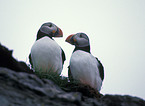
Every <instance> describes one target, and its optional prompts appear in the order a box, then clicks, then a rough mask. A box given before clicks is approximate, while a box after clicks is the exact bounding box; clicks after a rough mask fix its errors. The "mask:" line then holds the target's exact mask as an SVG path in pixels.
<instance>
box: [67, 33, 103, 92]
mask: <svg viewBox="0 0 145 106" xmlns="http://www.w3.org/2000/svg"><path fill="white" fill-rule="evenodd" d="M66 42H68V43H70V44H72V45H75V49H74V51H73V53H72V55H71V58H70V64H69V67H68V68H69V70H68V77H69V79H70V81H74V80H75V81H78V82H79V83H80V84H84V85H88V86H90V87H91V88H93V89H94V90H96V91H97V92H99V91H100V90H101V86H102V81H103V80H104V67H103V65H102V64H101V62H100V61H99V60H98V58H96V57H94V56H93V55H92V54H91V52H90V43H89V38H88V36H87V35H86V34H85V33H76V34H72V35H70V36H68V37H67V38H66Z"/></svg>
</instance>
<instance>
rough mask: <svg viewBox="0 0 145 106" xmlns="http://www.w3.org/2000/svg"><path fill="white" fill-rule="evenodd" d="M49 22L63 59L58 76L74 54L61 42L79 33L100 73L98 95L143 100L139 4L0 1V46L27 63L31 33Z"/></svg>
mask: <svg viewBox="0 0 145 106" xmlns="http://www.w3.org/2000/svg"><path fill="white" fill-rule="evenodd" d="M49 21H50V22H53V23H55V24H56V25H57V26H59V27H60V28H61V29H62V31H63V33H64V37H63V38H55V40H56V42H57V43H59V45H60V46H61V47H62V48H63V50H64V51H65V54H66V58H67V60H66V61H65V64H64V69H63V72H62V74H63V75H65V76H67V66H68V64H69V59H70V56H71V54H72V51H73V49H74V47H73V46H72V45H70V44H68V43H66V42H65V39H66V37H67V36H68V35H70V34H73V33H77V32H85V33H86V34H87V35H88V36H89V38H90V43H91V53H92V54H93V55H94V56H96V57H98V58H99V60H101V62H102V64H103V65H104V68H105V80H104V82H103V86H102V90H101V93H103V94H121V95H126V94H127V95H132V96H138V97H141V98H144V99H145V0H27V1H26V0H0V42H1V43H2V44H3V45H5V46H7V47H8V48H9V49H13V50H14V52H13V56H14V57H15V58H16V59H18V60H23V61H25V62H27V63H29V60H28V55H29V53H30V50H31V47H32V45H33V43H34V42H35V39H36V34H37V31H38V29H39V28H40V26H41V25H42V24H43V23H44V22H49Z"/></svg>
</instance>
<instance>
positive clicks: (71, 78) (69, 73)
mask: <svg viewBox="0 0 145 106" xmlns="http://www.w3.org/2000/svg"><path fill="white" fill-rule="evenodd" d="M68 78H69V80H70V82H73V81H74V80H73V76H72V74H71V70H70V66H68Z"/></svg>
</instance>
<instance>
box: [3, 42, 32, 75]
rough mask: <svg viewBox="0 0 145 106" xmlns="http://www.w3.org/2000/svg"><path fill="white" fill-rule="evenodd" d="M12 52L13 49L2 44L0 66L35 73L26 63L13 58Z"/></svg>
mask: <svg viewBox="0 0 145 106" xmlns="http://www.w3.org/2000/svg"><path fill="white" fill-rule="evenodd" d="M12 52H13V51H12V50H8V48H6V47H4V46H3V45H1V44H0V67H7V68H9V69H12V70H14V71H17V72H27V73H33V70H31V69H30V68H29V67H28V66H27V65H26V63H24V62H22V61H17V60H16V59H15V58H13V56H12Z"/></svg>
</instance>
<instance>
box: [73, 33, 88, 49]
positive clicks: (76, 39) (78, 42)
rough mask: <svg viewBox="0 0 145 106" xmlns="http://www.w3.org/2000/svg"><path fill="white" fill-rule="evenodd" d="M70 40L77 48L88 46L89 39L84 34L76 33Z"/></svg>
mask: <svg viewBox="0 0 145 106" xmlns="http://www.w3.org/2000/svg"><path fill="white" fill-rule="evenodd" d="M72 39H73V43H74V45H75V46H77V47H85V46H89V45H90V43H89V38H88V36H87V35H86V34H84V33H77V34H75V35H74V36H73V37H72Z"/></svg>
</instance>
